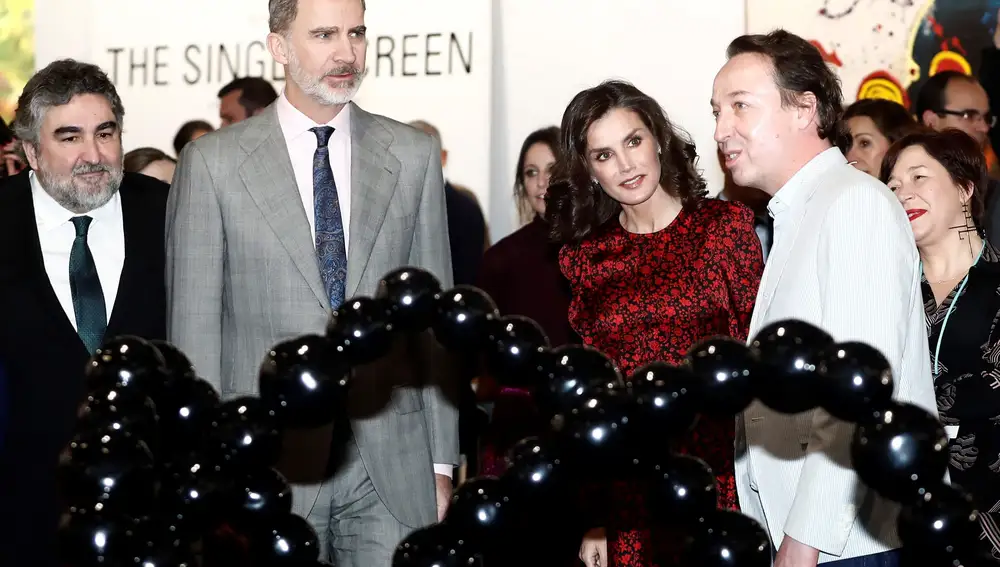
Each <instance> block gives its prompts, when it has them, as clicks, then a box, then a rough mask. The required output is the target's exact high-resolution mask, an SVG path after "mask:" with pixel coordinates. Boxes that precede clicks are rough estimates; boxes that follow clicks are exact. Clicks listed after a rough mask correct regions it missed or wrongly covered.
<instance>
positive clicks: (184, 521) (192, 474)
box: [157, 455, 239, 536]
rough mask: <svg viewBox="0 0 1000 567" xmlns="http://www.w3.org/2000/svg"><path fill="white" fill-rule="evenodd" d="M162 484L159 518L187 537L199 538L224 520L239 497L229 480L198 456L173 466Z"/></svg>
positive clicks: (192, 456) (162, 480)
mask: <svg viewBox="0 0 1000 567" xmlns="http://www.w3.org/2000/svg"><path fill="white" fill-rule="evenodd" d="M161 483H162V484H161V486H160V490H159V494H158V503H157V504H158V506H157V509H158V510H157V511H158V514H157V518H158V519H159V521H160V522H161V523H162V524H163V525H164V526H168V527H170V528H171V529H172V531H174V532H176V533H178V534H181V535H184V536H193V535H200V534H201V533H203V532H204V531H205V530H207V529H208V528H210V527H211V526H213V525H214V524H215V523H217V522H219V521H221V520H222V519H223V518H224V516H225V515H226V514H227V513H228V511H229V510H230V509H231V507H232V503H233V502H234V501H236V500H237V499H238V498H239V492H237V488H236V487H235V486H234V485H233V483H232V482H230V477H227V476H226V475H224V474H222V473H221V471H220V470H219V468H218V467H217V466H215V465H214V464H212V463H210V462H209V461H205V460H203V459H201V458H199V457H198V456H197V455H190V457H189V458H188V459H184V460H181V461H177V462H175V463H173V464H171V466H170V467H169V468H168V469H167V470H166V472H165V474H163V475H162V477H161Z"/></svg>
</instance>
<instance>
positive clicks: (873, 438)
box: [851, 402, 949, 504]
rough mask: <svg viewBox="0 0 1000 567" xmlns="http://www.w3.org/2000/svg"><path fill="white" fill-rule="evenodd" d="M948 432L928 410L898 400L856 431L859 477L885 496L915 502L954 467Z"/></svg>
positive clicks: (855, 457) (853, 455)
mask: <svg viewBox="0 0 1000 567" xmlns="http://www.w3.org/2000/svg"><path fill="white" fill-rule="evenodd" d="M948 458H949V450H948V435H947V434H946V433H945V430H944V427H943V426H942V425H941V423H940V422H939V421H938V420H937V419H935V417H934V416H933V415H931V414H930V413H928V412H927V411H925V410H923V409H921V408H919V407H917V406H914V405H912V404H902V403H897V402H892V403H891V404H890V405H889V406H888V407H887V408H886V409H885V410H883V411H881V412H879V413H878V415H876V416H875V417H874V418H873V419H872V420H871V421H867V422H862V423H860V424H859V425H858V426H857V429H856V430H855V432H854V439H853V442H852V444H851V460H852V462H853V464H854V469H855V471H857V473H858V477H860V478H861V480H862V481H864V483H865V484H867V485H868V486H869V487H871V488H872V489H874V490H876V491H877V492H878V493H879V494H881V495H882V496H884V497H886V498H889V499H891V500H895V501H897V502H901V503H903V504H909V503H912V502H915V501H916V500H917V499H918V498H920V496H921V495H922V493H923V492H924V491H926V490H927V489H929V488H931V487H936V486H937V485H938V484H940V483H941V480H942V479H943V478H944V474H945V470H946V469H947V468H948Z"/></svg>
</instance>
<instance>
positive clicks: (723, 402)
mask: <svg viewBox="0 0 1000 567" xmlns="http://www.w3.org/2000/svg"><path fill="white" fill-rule="evenodd" d="M686 362H687V366H688V368H690V369H691V373H692V374H693V375H694V377H695V379H696V380H697V382H698V389H699V390H700V391H701V394H702V395H701V402H702V403H701V413H702V414H704V415H710V416H716V417H729V416H734V415H736V414H738V413H740V412H741V411H743V410H745V409H746V408H747V406H749V405H750V402H752V401H753V399H754V396H755V395H756V388H755V386H756V381H757V375H758V374H757V359H756V357H754V355H753V353H752V352H751V351H750V349H749V348H748V347H747V346H746V345H745V344H743V343H741V342H739V341H736V340H733V339H730V338H726V337H716V338H712V339H707V340H704V341H701V342H699V343H697V344H695V345H694V346H692V347H691V350H690V351H688V355H687V359H686Z"/></svg>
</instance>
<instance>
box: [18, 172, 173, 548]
mask: <svg viewBox="0 0 1000 567" xmlns="http://www.w3.org/2000/svg"><path fill="white" fill-rule="evenodd" d="M119 194H120V195H121V206H122V216H123V219H124V230H125V263H124V265H123V267H122V274H121V279H120V283H119V284H118V295H117V297H116V299H115V305H114V307H113V308H112V309H111V318H110V321H109V323H108V330H107V333H106V334H105V337H106V338H112V337H115V336H119V335H138V336H141V337H145V338H150V339H163V338H165V337H166V291H165V284H164V275H163V266H164V242H163V235H164V227H163V224H164V223H163V221H164V214H165V210H166V200H167V185H166V184H164V183H162V182H160V181H158V180H156V179H153V178H151V177H146V176H145V175H139V174H131V173H126V174H125V178H124V180H123V181H122V185H121V188H120V190H119ZM89 357H90V353H88V352H87V349H86V347H85V346H84V345H83V342H82V341H81V340H80V337H79V335H77V333H76V331H75V330H74V329H73V326H72V324H71V323H70V321H69V319H68V318H67V317H66V313H65V311H64V310H63V308H62V307H61V306H60V304H59V300H58V299H57V298H56V295H55V292H54V291H53V290H52V286H51V284H50V283H49V279H48V275H47V274H46V272H45V266H44V265H43V262H42V253H41V247H40V245H39V241H38V230H37V228H36V226H35V213H34V205H33V203H32V199H31V184H30V183H29V178H28V174H27V172H25V173H22V174H20V175H17V176H15V177H12V178H10V179H7V180H4V181H3V182H2V184H0V360H2V361H3V364H4V370H5V374H6V377H7V380H6V382H7V384H6V386H7V387H6V390H7V401H8V408H9V410H10V411H9V413H8V419H7V424H6V425H7V437H6V439H5V440H4V445H3V448H2V453H0V455H2V458H0V503H2V506H3V508H4V510H5V512H4V513H3V514H0V565H33V566H36V567H49V566H50V565H54V563H55V562H54V557H53V552H54V545H53V541H54V540H53V538H54V535H55V529H56V523H57V519H58V514H59V513H60V512H61V505H60V504H59V502H58V497H57V494H56V485H55V480H54V477H55V466H56V463H57V460H58V457H59V453H60V452H61V451H62V449H63V448H64V447H65V446H66V444H67V443H68V442H69V440H70V438H71V436H72V433H73V429H74V423H75V421H76V410H77V406H78V405H79V403H80V402H81V401H82V399H83V397H84V395H85V394H86V392H85V391H84V383H83V371H84V366H85V365H86V362H87V360H88V359H89Z"/></svg>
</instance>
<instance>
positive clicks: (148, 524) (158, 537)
mask: <svg viewBox="0 0 1000 567" xmlns="http://www.w3.org/2000/svg"><path fill="white" fill-rule="evenodd" d="M194 541H195V540H194V538H193V537H190V536H189V537H183V536H182V534H179V533H177V532H176V531H175V530H174V529H173V526H170V525H169V524H163V523H161V522H160V521H158V520H147V521H144V522H141V523H140V524H139V526H138V527H137V529H135V530H133V533H132V535H131V537H130V538H129V549H128V555H129V556H131V561H130V562H126V563H123V565H134V566H136V567H196V566H197V565H199V563H198V561H197V560H196V558H195V553H194V551H193V548H192V543H193V542H194Z"/></svg>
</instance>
